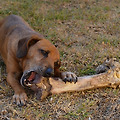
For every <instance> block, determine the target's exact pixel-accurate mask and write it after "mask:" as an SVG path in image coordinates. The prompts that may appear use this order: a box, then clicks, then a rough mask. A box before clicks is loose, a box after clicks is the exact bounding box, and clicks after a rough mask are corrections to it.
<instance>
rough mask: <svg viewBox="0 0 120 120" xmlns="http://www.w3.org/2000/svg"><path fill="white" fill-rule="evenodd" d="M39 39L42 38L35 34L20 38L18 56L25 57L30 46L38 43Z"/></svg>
mask: <svg viewBox="0 0 120 120" xmlns="http://www.w3.org/2000/svg"><path fill="white" fill-rule="evenodd" d="M39 40H41V39H40V38H39V37H38V36H35V35H34V36H31V37H26V38H23V39H21V40H19V42H18V48H17V53H16V56H17V58H23V57H25V56H26V55H27V52H28V49H29V47H30V46H32V45H34V44H35V43H37V42H38V41H39Z"/></svg>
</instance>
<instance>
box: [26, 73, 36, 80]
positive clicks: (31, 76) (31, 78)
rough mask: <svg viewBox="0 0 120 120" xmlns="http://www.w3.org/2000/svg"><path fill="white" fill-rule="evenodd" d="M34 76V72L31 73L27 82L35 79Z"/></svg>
mask: <svg viewBox="0 0 120 120" xmlns="http://www.w3.org/2000/svg"><path fill="white" fill-rule="evenodd" d="M35 75H36V73H35V72H31V75H30V77H29V78H28V79H27V80H29V81H31V80H33V79H34V78H35Z"/></svg>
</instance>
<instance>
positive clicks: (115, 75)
mask: <svg viewBox="0 0 120 120" xmlns="http://www.w3.org/2000/svg"><path fill="white" fill-rule="evenodd" d="M109 62H112V67H110V69H109V70H108V71H106V72H104V73H100V74H96V75H89V76H83V77H78V81H77V83H75V84H74V83H69V82H67V83H66V84H65V83H64V82H63V80H61V79H59V78H43V79H42V80H41V82H40V83H37V84H36V87H37V89H38V88H39V90H41V96H40V97H41V100H42V99H44V98H46V97H47V96H48V95H49V94H58V93H63V92H73V91H83V90H89V89H95V88H101V87H112V88H116V87H120V63H119V62H116V61H113V60H110V61H109ZM110 65H111V64H110ZM56 79H57V80H56ZM31 89H32V87H31ZM33 90H34V89H33ZM39 90H38V91H39ZM36 91H37V90H36ZM38 96H39V94H38Z"/></svg>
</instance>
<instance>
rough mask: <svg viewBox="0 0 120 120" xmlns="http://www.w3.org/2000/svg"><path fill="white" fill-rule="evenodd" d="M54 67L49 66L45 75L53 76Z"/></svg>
mask: <svg viewBox="0 0 120 120" xmlns="http://www.w3.org/2000/svg"><path fill="white" fill-rule="evenodd" d="M52 72H53V69H52V68H47V69H46V71H45V77H50V76H52Z"/></svg>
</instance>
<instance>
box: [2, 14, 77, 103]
mask: <svg viewBox="0 0 120 120" xmlns="http://www.w3.org/2000/svg"><path fill="white" fill-rule="evenodd" d="M0 54H1V56H2V58H3V60H4V62H5V64H6V67H7V73H8V75H7V82H8V83H9V84H10V85H11V87H12V88H13V90H14V91H15V95H14V96H13V100H14V101H15V102H16V103H17V104H18V105H19V104H23V105H24V104H25V101H26V100H27V95H26V93H25V91H24V88H23V87H22V86H21V84H20V78H21V76H22V74H23V76H25V79H26V77H27V79H28V80H29V81H30V80H33V79H34V80H35V82H37V81H38V79H39V80H40V78H41V77H42V76H44V77H50V76H52V75H53V74H54V76H56V77H61V78H62V79H63V80H64V81H65V82H66V81H70V82H71V81H74V82H76V80H77V78H76V75H75V74H73V73H70V74H69V73H67V72H65V73H62V72H60V70H59V67H60V57H59V52H58V50H57V48H56V47H55V46H54V45H53V44H52V43H50V42H49V41H48V40H46V39H45V38H44V37H43V36H42V35H41V34H39V33H38V32H35V31H34V30H33V29H32V28H30V27H29V25H28V24H27V23H26V22H25V21H24V20H23V19H22V18H21V17H19V16H16V15H10V16H8V17H6V18H5V19H3V20H2V21H0ZM28 74H29V75H28Z"/></svg>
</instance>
